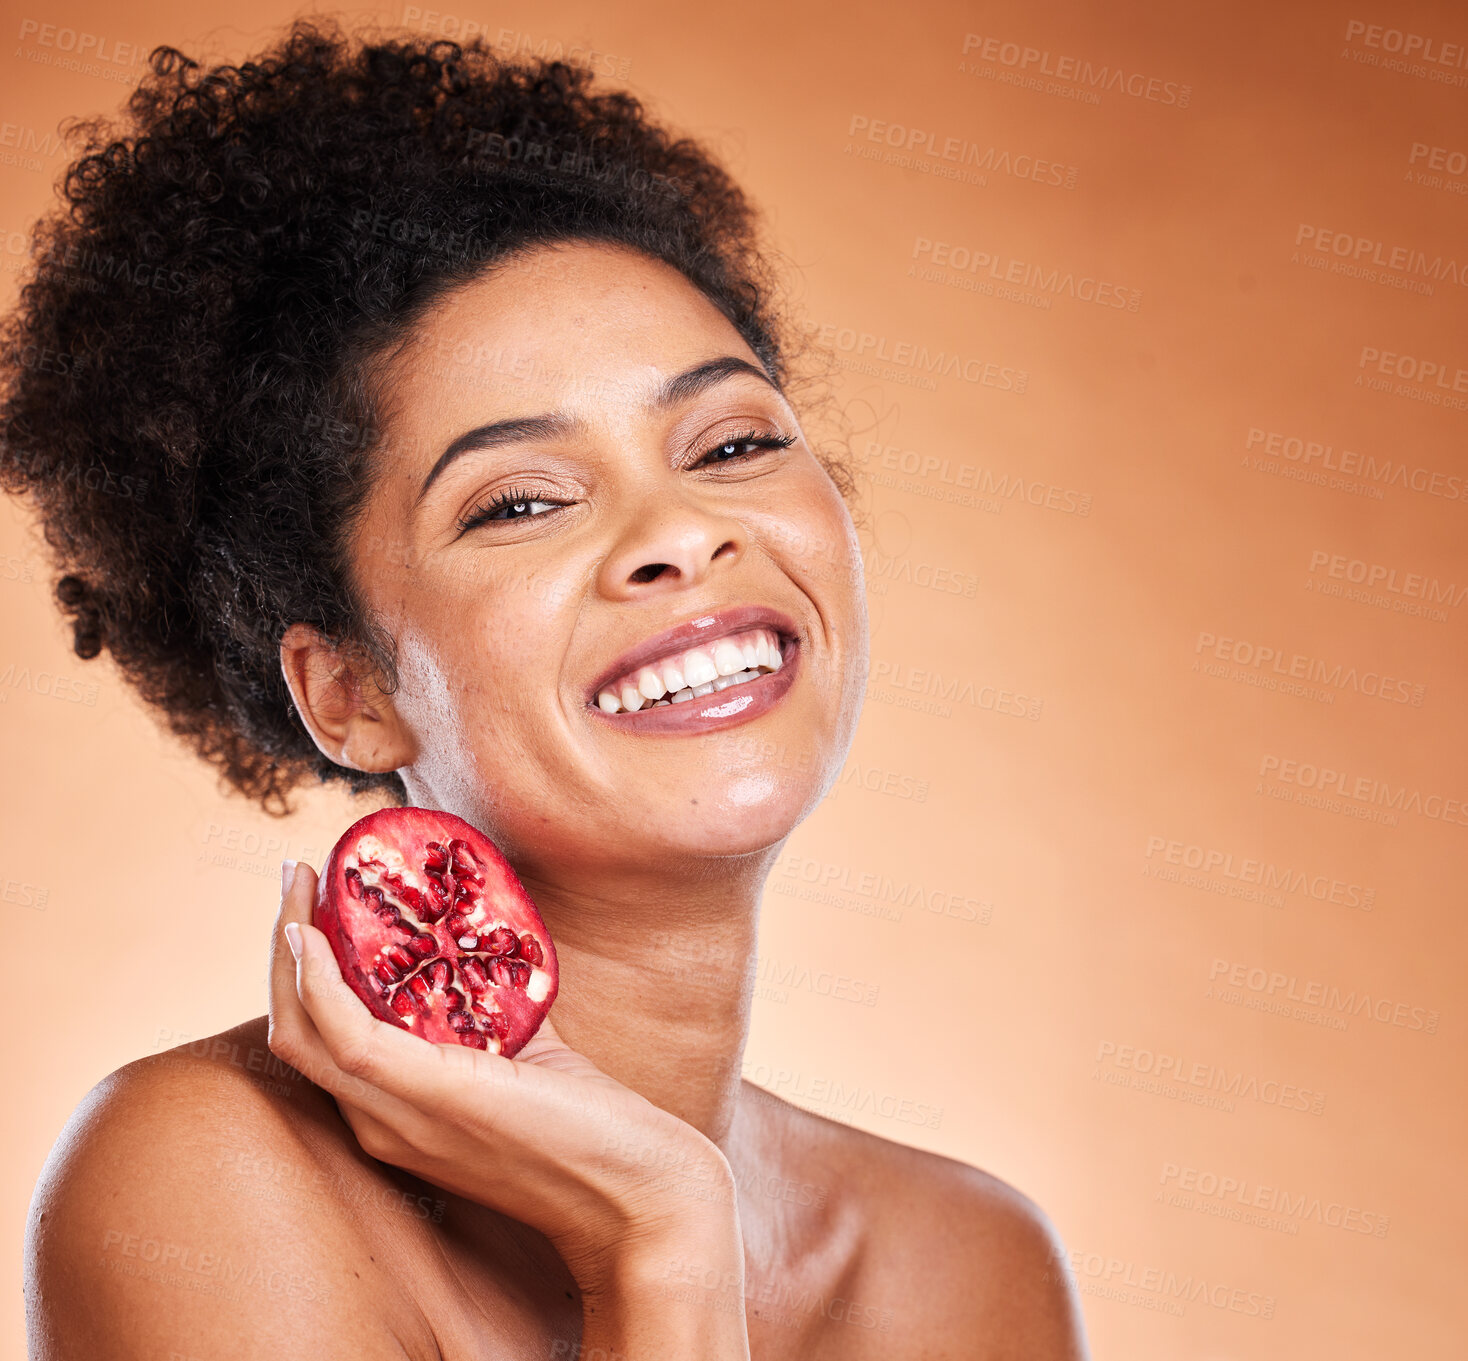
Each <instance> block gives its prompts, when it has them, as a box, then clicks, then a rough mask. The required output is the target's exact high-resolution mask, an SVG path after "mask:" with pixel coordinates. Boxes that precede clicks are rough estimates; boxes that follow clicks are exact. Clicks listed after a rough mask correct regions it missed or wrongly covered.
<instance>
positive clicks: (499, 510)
mask: <svg viewBox="0 0 1468 1361" xmlns="http://www.w3.org/2000/svg"><path fill="white" fill-rule="evenodd" d="M554 505H556V502H554V501H506V502H505V503H504V504H503V505H499V506H494V507H492V508H491V509H490V510H489V511H488V513H487V514H485V515H484V516H483V517H482V518H484V519H486V520H520V519H524V518H525V517H526V516H527V515H529V514H531V507H532V506H554ZM537 513H539V512H537Z"/></svg>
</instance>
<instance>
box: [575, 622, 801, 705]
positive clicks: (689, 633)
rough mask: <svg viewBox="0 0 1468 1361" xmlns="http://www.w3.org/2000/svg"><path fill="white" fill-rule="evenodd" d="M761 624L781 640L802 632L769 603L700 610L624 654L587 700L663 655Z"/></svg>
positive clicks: (594, 698) (589, 693) (791, 637)
mask: <svg viewBox="0 0 1468 1361" xmlns="http://www.w3.org/2000/svg"><path fill="white" fill-rule="evenodd" d="M761 627H764V628H769V629H773V630H774V631H775V632H776V633H778V634H779V635H780V641H781V643H785V642H787V641H789V640H790V639H793V638H795V637H796V636H797V634H798V630H797V629H796V625H795V621H794V620H793V619H791V618H790V616H789V615H788V614H786V613H785V612H784V611H783V610H776V609H771V608H770V606H768V605H729V606H727V607H725V608H723V609H709V610H700V611H699V613H697V614H695V615H692V616H690V617H689V618H688V619H686V620H684V622H683V623H681V624H675V625H673V627H672V628H670V629H666V630H664V631H663V632H662V633H659V634H656V635H654V636H653V637H651V638H648V639H646V640H645V641H643V642H641V643H638V645H637V646H636V647H634V648H630V649H628V651H626V652H624V653H622V655H621V656H620V657H618V658H617V659H616V660H615V661H614V662H612V664H611V665H610V666H608V667H607V668H606V670H604V671H603V672H601V674H600V675H599V676H598V677H597V679H596V682H595V684H593V685H592V687H591V689H590V691H589V692H588V694H587V702H588V703H589V704H595V703H596V697H597V695H598V694H600V693H601V692H602V691H603V690H605V689H606V688H607V687H608V686H609V685H611V683H612V682H613V681H615V680H619V679H621V677H623V676H625V675H627V674H628V673H629V672H632V671H635V670H637V668H638V667H640V666H646V665H647V664H648V663H650V662H654V661H656V660H657V659H658V658H659V657H666V656H667V655H668V654H669V653H670V652H686V651H687V650H688V649H689V648H691V647H698V646H700V645H701V644H703V643H709V642H713V641H714V640H715V639H717V638H726V637H728V636H729V634H731V633H742V632H744V630H745V629H754V628H761Z"/></svg>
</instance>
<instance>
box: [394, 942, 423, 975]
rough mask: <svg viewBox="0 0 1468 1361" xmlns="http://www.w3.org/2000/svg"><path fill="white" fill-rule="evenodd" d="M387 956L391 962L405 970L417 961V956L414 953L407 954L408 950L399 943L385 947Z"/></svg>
mask: <svg viewBox="0 0 1468 1361" xmlns="http://www.w3.org/2000/svg"><path fill="white" fill-rule="evenodd" d="M387 957H388V958H389V959H390V960H392V962H393V963H394V964H396V965H397V966H398V968H400V969H403V970H405V971H406V970H408V969H411V968H413V967H414V966H415V965H417V963H418V957H417V956H416V955H412V954H409V953H408V951H406V950H405V949H403V947H402V946H401V945H389V946H388V947H387Z"/></svg>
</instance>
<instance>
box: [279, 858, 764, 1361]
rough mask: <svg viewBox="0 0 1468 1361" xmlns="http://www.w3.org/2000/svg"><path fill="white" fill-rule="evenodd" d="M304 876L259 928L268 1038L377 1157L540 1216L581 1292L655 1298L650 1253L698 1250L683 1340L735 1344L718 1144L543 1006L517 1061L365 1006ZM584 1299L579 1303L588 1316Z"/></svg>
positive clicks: (733, 1248)
mask: <svg viewBox="0 0 1468 1361" xmlns="http://www.w3.org/2000/svg"><path fill="white" fill-rule="evenodd" d="M285 873H286V875H289V873H290V869H289V865H287V866H286V867H285ZM316 881H317V875H316V872H315V871H314V870H313V869H312V868H311V867H310V866H309V865H305V864H298V865H297V866H296V867H295V873H294V879H293V880H292V882H291V883H290V885H289V887H288V889H287V890H286V891H285V892H284V893H283V895H282V899H281V910H280V915H279V917H278V919H277V921H276V926H275V932H274V935H273V937H272V943H271V950H272V961H271V971H270V1039H269V1043H270V1049H271V1052H272V1053H274V1054H275V1055H277V1057H279V1058H281V1059H283V1060H284V1061H285V1062H286V1063H289V1064H290V1065H291V1066H292V1067H293V1068H295V1069H297V1070H298V1071H299V1072H300V1073H301V1074H302V1075H303V1076H305V1077H306V1078H308V1079H309V1080H310V1081H312V1082H314V1083H316V1084H317V1085H318V1086H320V1087H322V1088H324V1089H325V1090H326V1091H328V1092H330V1093H331V1095H332V1096H334V1097H335V1098H336V1102H337V1105H338V1107H339V1108H340V1110H341V1113H342V1117H343V1118H344V1119H345V1120H346V1122H347V1124H348V1125H350V1126H351V1129H352V1132H353V1133H354V1134H355V1135H356V1136H357V1140H358V1142H359V1143H360V1144H361V1146H362V1148H363V1149H364V1150H365V1151H366V1152H367V1153H368V1154H370V1155H371V1156H372V1157H374V1158H378V1159H380V1160H381V1161H383V1162H389V1163H393V1164H395V1165H396V1166H398V1167H402V1168H405V1169H406V1170H407V1171H409V1172H412V1173H413V1174H414V1175H416V1176H419V1177H422V1178H423V1179H424V1180H426V1181H429V1182H432V1183H433V1184H434V1185H435V1186H440V1187H442V1188H444V1189H445V1190H448V1191H451V1192H453V1193H454V1194H456V1195H460V1196H464V1197H465V1198H467V1199H469V1200H472V1201H475V1202H477V1203H478V1204H480V1205H486V1206H488V1207H490V1208H491V1209H494V1210H498V1211H500V1212H501V1213H503V1214H505V1215H508V1216H510V1217H511V1218H513V1219H517V1220H519V1221H521V1222H522V1223H525V1224H529V1225H531V1226H532V1227H533V1228H535V1229H538V1230H539V1231H540V1232H541V1233H543V1234H544V1235H545V1236H546V1237H547V1238H548V1239H549V1240H550V1242H551V1243H552V1244H553V1245H554V1246H555V1248H556V1250H557V1252H559V1253H560V1255H561V1257H562V1259H563V1260H564V1261H565V1263H566V1265H567V1267H568V1268H569V1269H570V1271H571V1273H572V1275H573V1276H574V1277H575V1279H576V1281H577V1284H578V1285H580V1287H581V1289H582V1292H583V1295H585V1296H587V1297H588V1299H589V1300H590V1299H599V1300H606V1301H608V1302H609V1307H610V1306H612V1305H615V1307H616V1308H621V1307H622V1306H623V1305H624V1304H625V1303H626V1302H627V1301H628V1300H632V1301H640V1302H641V1304H645V1306H646V1308H647V1309H648V1310H653V1311H655V1310H656V1308H657V1298H658V1297H659V1296H666V1295H668V1294H670V1292H668V1291H666V1290H665V1289H664V1288H663V1287H660V1286H659V1285H658V1284H657V1281H658V1279H659V1276H660V1272H659V1267H660V1266H661V1268H662V1270H661V1278H662V1279H663V1280H666V1279H667V1267H668V1264H669V1263H670V1262H671V1261H672V1260H673V1259H675V1258H681V1259H690V1258H691V1259H693V1260H697V1261H699V1262H700V1263H706V1264H707V1266H708V1268H709V1270H710V1271H712V1272H713V1273H715V1275H714V1276H713V1277H712V1278H713V1279H719V1280H721V1281H722V1282H723V1287H722V1289H721V1290H720V1291H715V1292H711V1293H712V1295H715V1296H717V1295H719V1294H722V1295H723V1296H724V1299H723V1300H722V1302H720V1301H719V1300H718V1299H716V1298H708V1299H703V1300H701V1301H700V1302H699V1303H700V1305H701V1306H702V1307H701V1308H700V1309H699V1310H698V1315H697V1316H694V1315H690V1316H689V1320H688V1322H689V1324H690V1326H694V1325H697V1328H698V1337H697V1338H694V1337H691V1336H689V1337H685V1338H684V1339H683V1342H684V1344H685V1345H691V1346H712V1347H713V1348H714V1350H713V1352H712V1353H707V1352H706V1353H705V1354H708V1355H716V1356H719V1357H725V1356H747V1355H748V1351H747V1347H748V1343H747V1341H744V1342H743V1350H741V1349H740V1339H743V1338H744V1322H743V1298H742V1296H743V1285H742V1282H743V1246H742V1240H741V1238H740V1234H739V1221H738V1213H737V1204H736V1195H735V1186H734V1178H733V1174H732V1172H731V1171H730V1168H729V1164H728V1162H727V1160H726V1159H725V1158H724V1155H723V1153H722V1152H721V1151H720V1149H719V1148H718V1146H717V1145H716V1144H714V1143H713V1142H712V1141H711V1140H709V1139H708V1138H706V1137H705V1136H704V1135H703V1134H701V1133H700V1132H699V1131H698V1130H696V1129H694V1128H693V1126H691V1125H689V1124H687V1123H685V1122H684V1121H682V1120H680V1119H678V1118H677V1116H675V1115H672V1114H670V1113H669V1112H667V1111H665V1110H662V1109H661V1108H660V1107H658V1106H654V1105H653V1104H652V1103H651V1102H650V1101H648V1100H647V1099H646V1098H645V1097H642V1096H639V1095H638V1094H637V1093H636V1092H634V1091H632V1090H631V1089H629V1088H627V1087H624V1086H623V1085H622V1084H621V1083H620V1082H617V1081H616V1080H615V1079H614V1078H611V1077H608V1076H607V1074H605V1073H603V1072H602V1071H601V1070H600V1069H599V1068H597V1067H596V1065H595V1064H593V1063H592V1062H591V1061H590V1060H589V1059H587V1058H585V1057H584V1056H583V1055H581V1054H579V1053H577V1052H576V1051H575V1050H573V1049H570V1048H568V1047H567V1046H566V1045H565V1044H564V1043H563V1042H562V1041H561V1039H560V1037H559V1036H558V1035H557V1034H556V1032H555V1028H554V1027H553V1026H552V1024H551V1022H550V1020H549V1018H547V1019H546V1021H545V1022H544V1023H543V1024H542V1025H541V1027H540V1030H539V1031H538V1032H537V1033H536V1035H535V1037H534V1038H533V1039H532V1040H531V1041H530V1042H529V1043H528V1044H527V1045H526V1046H525V1047H524V1049H522V1050H521V1051H520V1053H519V1055H518V1056H517V1057H516V1058H514V1059H507V1058H504V1057H503V1056H501V1055H498V1054H490V1053H487V1052H486V1051H484V1050H478V1049H471V1048H468V1047H466V1046H460V1045H440V1044H432V1043H430V1042H428V1041H426V1040H424V1039H422V1038H421V1037H420V1036H418V1035H414V1034H412V1033H411V1032H409V1031H407V1030H404V1029H402V1028H400V1027H398V1026H395V1025H391V1024H389V1023H387V1022H385V1021H380V1020H378V1019H377V1018H376V1017H375V1016H373V1015H372V1014H371V1012H369V1011H368V1010H367V1008H366V1007H365V1006H364V1005H363V1003H362V1001H361V999H360V998H359V997H357V996H356V994H355V993H353V992H352V990H351V989H350V988H349V987H348V986H347V984H346V982H345V981H344V980H343V978H342V975H341V970H340V968H339V966H338V965H337V961H336V957H335V955H333V953H332V950H331V946H330V943H329V942H328V941H327V939H326V937H325V936H324V935H323V934H322V933H321V932H320V931H318V930H317V929H316V928H315V927H313V926H311V925H310V919H311V907H312V902H313V900H314V896H315V893H316ZM288 933H289V934H288ZM291 936H294V937H295V938H296V940H297V941H298V942H299V953H297V951H296V950H295V949H293V948H292V946H291V941H290V937H291ZM731 1293H732V1294H737V1296H738V1320H737V1324H738V1337H737V1338H736V1337H735V1336H734V1334H733V1333H732V1332H731V1320H730V1318H729V1315H730V1312H731V1308H732V1306H733V1304H734V1301H733V1299H731V1298H729V1297H730V1295H731ZM638 1307H640V1306H638ZM663 1307H664V1308H665V1309H672V1310H673V1311H674V1312H676V1311H677V1309H678V1305H676V1304H668V1303H667V1302H665V1303H664V1305H663ZM590 1314H591V1305H590V1303H588V1327H590V1325H591V1320H590ZM719 1315H722V1316H723V1317H722V1319H720V1318H719V1317H718V1316H719ZM703 1316H707V1317H706V1318H705V1317H703ZM705 1325H707V1326H708V1327H711V1328H712V1329H713V1332H712V1333H709V1332H706V1331H705ZM608 1326H610V1325H608ZM659 1326H661V1325H659ZM595 1331H596V1332H597V1333H598V1337H599V1338H600V1335H601V1332H602V1330H601V1328H600V1327H598V1328H597V1329H596V1330H595ZM616 1339H617V1341H618V1342H621V1343H624V1344H627V1343H630V1342H631V1341H633V1340H638V1341H640V1343H641V1344H642V1345H643V1346H644V1347H648V1346H650V1347H652V1348H653V1349H654V1350H653V1351H652V1352H650V1353H649V1354H657V1353H659V1352H661V1351H662V1350H663V1346H662V1345H661V1344H662V1343H663V1342H664V1341H667V1342H668V1344H669V1346H670V1347H671V1337H670V1335H664V1336H658V1337H654V1336H652V1335H651V1334H649V1333H648V1332H647V1331H646V1329H645V1328H643V1327H641V1326H634V1327H631V1328H630V1331H629V1329H628V1328H626V1327H619V1329H618V1330H617V1332H616ZM590 1340H591V1339H590V1337H589V1336H588V1337H584V1338H583V1346H585V1345H588V1344H589V1342H590ZM607 1340H608V1341H610V1340H611V1338H610V1336H608V1338H607ZM603 1345H605V1344H603ZM670 1354H671V1352H670ZM689 1354H692V1353H689Z"/></svg>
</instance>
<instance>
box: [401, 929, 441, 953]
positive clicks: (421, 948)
mask: <svg viewBox="0 0 1468 1361" xmlns="http://www.w3.org/2000/svg"><path fill="white" fill-rule="evenodd" d="M408 949H410V950H411V951H412V952H413V953H414V954H415V955H417V956H418V957H419V958H420V959H430V958H432V957H433V956H434V955H436V954H437V953H438V941H437V939H435V938H434V937H433V936H431V935H429V934H428V933H427V932H426V931H425V932H424V933H423V934H422V935H421V936H418V935H415V936H413V937H412V938H411V939H409V941H408Z"/></svg>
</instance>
